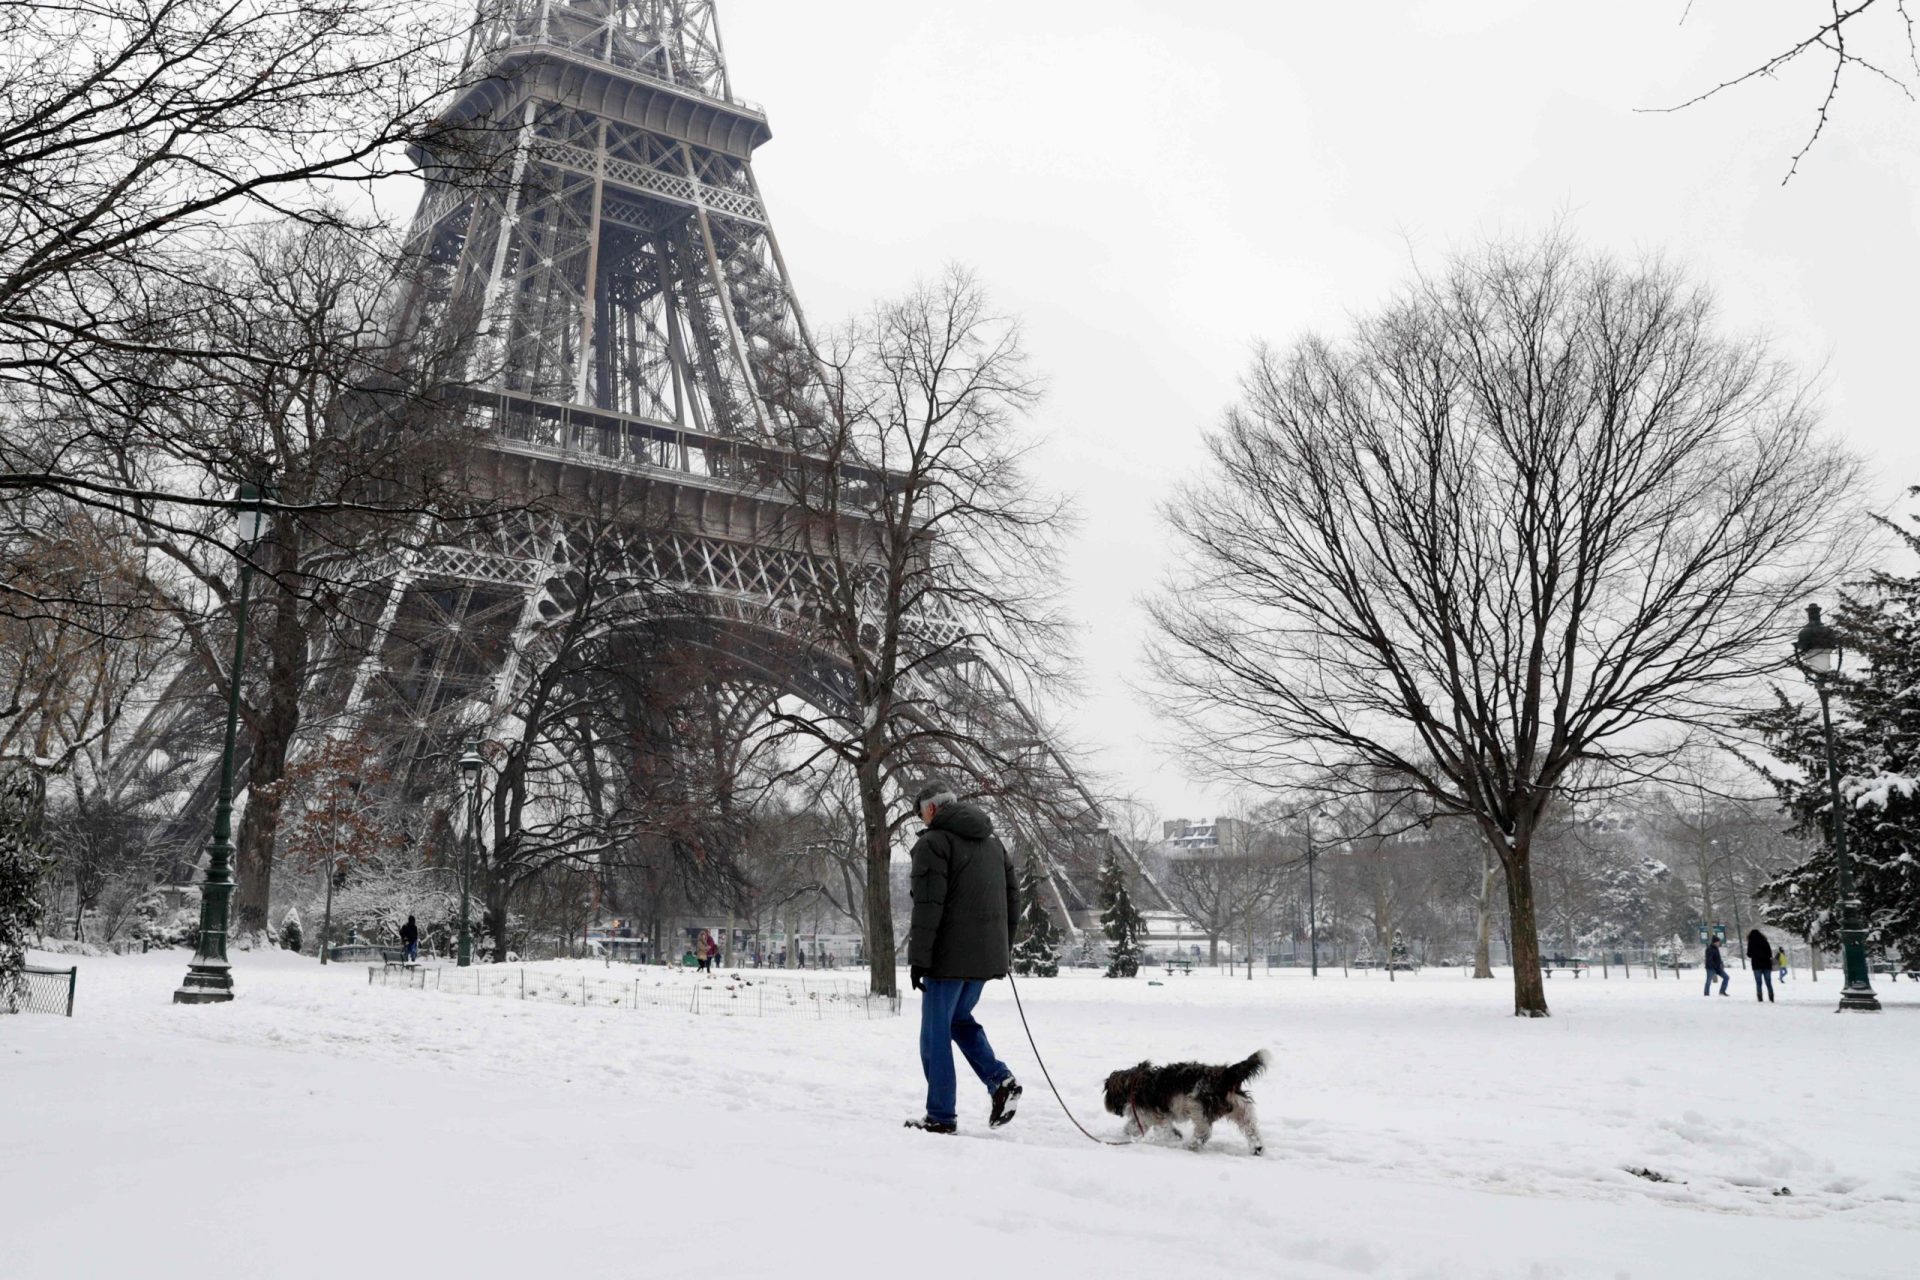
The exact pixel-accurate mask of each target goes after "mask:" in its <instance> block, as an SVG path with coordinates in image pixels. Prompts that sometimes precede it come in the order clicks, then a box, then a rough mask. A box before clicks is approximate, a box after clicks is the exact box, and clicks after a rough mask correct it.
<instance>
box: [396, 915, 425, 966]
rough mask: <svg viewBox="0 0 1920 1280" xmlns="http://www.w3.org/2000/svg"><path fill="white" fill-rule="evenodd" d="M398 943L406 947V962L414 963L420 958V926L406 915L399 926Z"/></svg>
mask: <svg viewBox="0 0 1920 1280" xmlns="http://www.w3.org/2000/svg"><path fill="white" fill-rule="evenodd" d="M400 945H401V946H404V947H405V948H406V949H407V963H408V964H416V963H418V962H419V959H420V926H419V925H417V924H415V923H414V922H413V917H412V916H408V917H407V922H406V923H405V924H403V925H401V926H400Z"/></svg>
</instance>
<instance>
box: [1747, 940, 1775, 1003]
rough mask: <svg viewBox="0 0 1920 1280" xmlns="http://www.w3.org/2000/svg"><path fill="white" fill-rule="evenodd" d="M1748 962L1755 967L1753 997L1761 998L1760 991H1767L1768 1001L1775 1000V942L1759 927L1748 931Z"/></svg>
mask: <svg viewBox="0 0 1920 1280" xmlns="http://www.w3.org/2000/svg"><path fill="white" fill-rule="evenodd" d="M1747 964H1748V965H1749V966H1750V967H1751V968H1752V969H1753V998H1754V999H1755V1000H1758V999H1760V998H1761V997H1760V992H1761V991H1762V990H1763V989H1764V990H1765V991H1766V993H1767V994H1766V1001H1767V1003H1768V1004H1772V1003H1773V1002H1774V1001H1773V943H1772V942H1771V941H1769V940H1768V938H1767V935H1766V934H1764V933H1762V932H1760V931H1759V930H1758V929H1751V930H1749V931H1748V932H1747Z"/></svg>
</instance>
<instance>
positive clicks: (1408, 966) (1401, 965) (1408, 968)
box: [1387, 960, 1420, 973]
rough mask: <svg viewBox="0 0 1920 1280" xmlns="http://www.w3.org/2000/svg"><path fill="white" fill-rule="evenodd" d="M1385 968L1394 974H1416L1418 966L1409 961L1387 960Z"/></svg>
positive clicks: (1418, 970) (1418, 969)
mask: <svg viewBox="0 0 1920 1280" xmlns="http://www.w3.org/2000/svg"><path fill="white" fill-rule="evenodd" d="M1387 968H1388V969H1389V970H1391V971H1393V972H1396V973H1418V972H1420V966H1419V965H1417V964H1415V963H1414V962H1413V961H1411V960H1389V961H1387Z"/></svg>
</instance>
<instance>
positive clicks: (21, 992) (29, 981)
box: [0, 965, 80, 1018]
mask: <svg viewBox="0 0 1920 1280" xmlns="http://www.w3.org/2000/svg"><path fill="white" fill-rule="evenodd" d="M20 974H21V979H22V981H21V984H20V986H19V987H18V988H15V987H12V986H10V985H9V984H7V983H6V982H5V980H4V979H0V1013H51V1014H57V1015H59V1016H61V1017H65V1018H71V1017H72V1016H73V994H74V989H75V988H76V987H78V986H79V985H80V970H79V969H77V968H74V969H41V968H37V967H35V966H33V965H27V966H26V967H25V968H24V969H22V970H21V971H20Z"/></svg>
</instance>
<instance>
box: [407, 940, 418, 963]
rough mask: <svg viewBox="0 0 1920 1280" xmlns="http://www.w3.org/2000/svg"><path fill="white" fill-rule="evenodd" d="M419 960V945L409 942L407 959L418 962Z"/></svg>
mask: <svg viewBox="0 0 1920 1280" xmlns="http://www.w3.org/2000/svg"><path fill="white" fill-rule="evenodd" d="M419 958H420V944H419V943H417V942H409V943H408V944H407V959H409V960H418V959H419Z"/></svg>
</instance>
